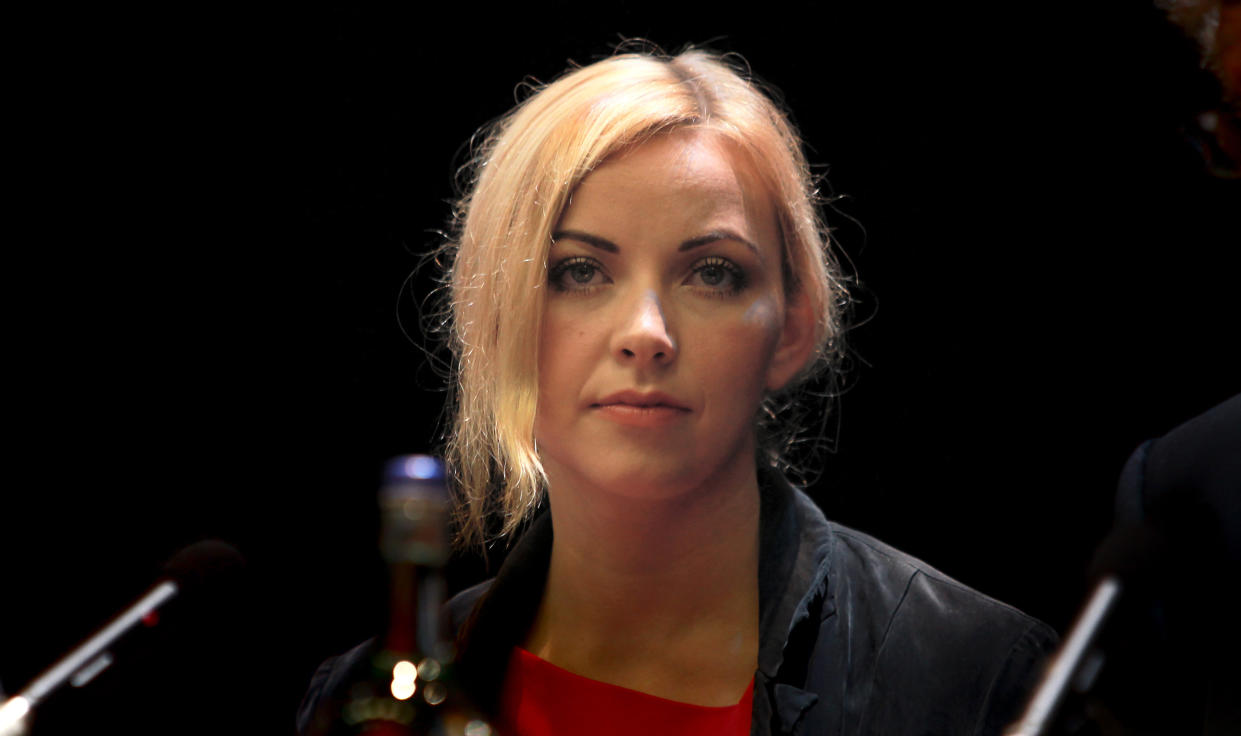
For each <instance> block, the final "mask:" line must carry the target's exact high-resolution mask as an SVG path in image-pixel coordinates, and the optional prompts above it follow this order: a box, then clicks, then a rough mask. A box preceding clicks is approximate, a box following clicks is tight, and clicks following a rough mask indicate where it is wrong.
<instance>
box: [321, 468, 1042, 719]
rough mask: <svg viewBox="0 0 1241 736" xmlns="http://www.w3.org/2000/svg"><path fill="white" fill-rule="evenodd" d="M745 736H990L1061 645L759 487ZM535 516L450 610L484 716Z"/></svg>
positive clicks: (534, 589) (544, 549) (331, 680)
mask: <svg viewBox="0 0 1241 736" xmlns="http://www.w3.org/2000/svg"><path fill="white" fill-rule="evenodd" d="M762 485H763V488H762V506H761V508H762V511H761V521H760V547H759V549H760V552H759V605H760V611H759V637H760V638H759V657H758V670H757V672H756V673H755V687H754V712H753V722H752V723H753V725H752V727H751V733H753V734H807V735H810V734H814V735H816V736H817V735H819V734H884V735H885V736H889V735H890V736H895V735H897V734H998V733H1000V732H1001V731H1002V730H1003V729H1004V727H1005V726H1006V725H1007V724H1008V723H1009V722H1011V721H1012V720H1013V719H1015V718H1016V717H1017V716H1018V715H1019V714H1020V710H1021V707H1022V705H1023V704H1024V701H1025V698H1026V695H1027V694H1028V692H1029V691H1030V690H1031V689H1032V687H1033V685H1034V683H1035V682H1036V680H1037V678H1038V675H1039V674H1040V670H1041V664H1042V661H1043V659H1044V658H1045V657H1046V656H1047V655H1048V654H1049V653H1050V651H1051V650H1052V648H1053V647H1054V644H1055V641H1056V635H1055V634H1054V633H1053V632H1052V630H1051V629H1050V628H1048V627H1047V626H1046V625H1045V624H1042V623H1040V622H1039V621H1037V620H1035V619H1033V618H1031V617H1029V616H1026V615H1025V614H1023V613H1021V612H1020V611H1018V610H1016V609H1014V608H1012V607H1009V606H1006V605H1004V604H1003V603H1000V602H998V601H995V600H993V599H991V598H988V597H986V596H984V595H982V594H981V593H978V592H976V591H974V590H971V589H970V588H967V587H966V586H964V585H961V584H960V583H958V582H956V581H955V580H953V579H952V578H949V577H948V576H946V575H944V574H943V573H940V572H938V571H937V570H935V569H933V568H931V567H929V566H927V565H926V564H924V563H922V562H920V561H918V560H916V559H914V558H912V557H910V556H909V555H906V554H903V553H901V552H898V551H897V550H895V549H893V548H891V547H889V546H887V545H885V544H883V543H882V542H879V541H877V540H875V539H874V538H872V537H869V536H867V535H865V534H862V533H860V532H856V531H853V530H851V529H847V528H845V527H842V526H839V525H837V524H833V523H832V522H829V521H828V520H827V519H825V518H824V517H823V514H822V512H820V511H819V509H818V507H817V506H815V504H814V502H813V501H811V500H810V499H809V498H808V497H807V496H806V495H805V494H804V493H802V492H801V491H800V490H797V489H795V488H793V487H791V486H790V485H789V484H788V483H787V481H785V480H784V479H783V478H781V477H779V476H775V475H770V476H768V477H766V478H764V480H763V484H762ZM551 541H552V528H551V519H550V515H548V514H546V513H544V514H543V515H542V516H540V517H539V518H537V519H536V520H535V521H534V522H532V524H531V527H530V528H529V529H528V530H527V531H526V533H525V534H524V535H523V536H522V538H521V540H520V541H519V542H518V543H517V545H516V546H515V547H514V549H513V551H512V552H511V553H510V554H509V557H508V559H507V560H506V561H505V563H504V565H503V566H502V567H501V568H500V572H499V574H498V575H497V576H496V577H495V578H494V579H493V580H490V581H488V582H485V583H482V584H480V585H477V586H475V587H473V588H470V589H468V590H466V591H464V592H463V593H461V594H460V595H458V596H456V597H455V598H453V599H452V600H451V601H449V604H448V613H449V615H450V616H451V618H452V621H453V623H454V625H455V626H456V627H457V630H458V631H459V632H461V637H460V647H461V655H460V660H459V665H460V672H461V676H462V678H463V680H464V681H465V684H466V687H467V689H468V690H469V691H470V694H471V695H472V696H473V699H474V701H475V703H477V704H478V705H480V706H481V707H483V708H484V709H490V710H494V709H495V708H496V706H497V704H498V700H499V693H500V689H501V687H502V685H503V682H504V674H505V667H506V665H507V662H508V656H509V654H510V652H511V650H512V647H513V646H515V645H517V644H519V643H520V642H521V641H523V640H524V638H525V635H526V633H527V632H528V631H529V628H530V626H531V624H532V622H533V619H534V615H535V612H536V610H537V608H538V604H539V600H540V597H541V595H542V590H543V586H544V584H545V582H546V576H547V567H548V562H549V560H550V556H551ZM368 651H369V643H368V644H364V645H361V646H359V647H357V648H355V649H353V650H352V651H350V652H348V653H347V654H345V655H342V656H341V657H337V658H334V659H330V660H328V661H327V662H324V664H323V665H322V666H321V667H320V668H319V670H318V672H316V673H315V676H314V678H313V679H312V682H311V686H310V690H309V691H308V692H307V694H306V699H305V701H304V702H303V704H302V709H301V712H300V713H299V718H298V726H299V730H300V731H304V730H305V727H306V724H307V723H308V722H309V718H310V715H311V713H313V710H314V708H315V705H316V704H317V703H318V702H319V701H320V700H321V699H322V698H323V697H324V696H325V695H328V694H331V693H333V692H334V691H338V690H339V688H342V687H344V686H346V685H347V683H348V682H349V675H348V673H349V672H350V671H352V670H354V669H355V668H356V667H358V666H359V665H361V664H362V663H364V662H365V661H366V655H367V652H368Z"/></svg>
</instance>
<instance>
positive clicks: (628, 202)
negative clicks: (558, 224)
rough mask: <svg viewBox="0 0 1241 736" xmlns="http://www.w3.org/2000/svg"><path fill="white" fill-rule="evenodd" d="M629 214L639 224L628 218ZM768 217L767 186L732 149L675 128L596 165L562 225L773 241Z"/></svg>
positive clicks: (701, 133)
mask: <svg viewBox="0 0 1241 736" xmlns="http://www.w3.org/2000/svg"><path fill="white" fill-rule="evenodd" d="M635 210H640V211H641V212H642V215H643V217H642V218H641V219H637V220H634V219H630V218H629V217H628V216H629V215H632V213H633V212H634V211H635ZM773 212H774V210H773V207H772V205H771V201H770V196H769V194H768V192H767V190H766V188H765V187H764V186H763V185H762V184H761V183H760V180H759V177H758V175H757V174H756V172H755V171H754V169H753V166H751V165H750V164H749V163H748V159H747V157H746V156H744V155H742V154H741V153H740V151H738V150H737V148H736V146H735V144H732V143H731V142H729V141H727V140H724V139H722V138H720V137H719V136H718V135H715V134H711V133H709V132H707V131H700V130H694V129H678V130H675V131H672V132H668V133H661V134H659V135H656V136H655V137H653V138H651V139H649V140H647V141H644V142H643V143H641V144H639V145H636V146H633V147H631V148H628V149H626V150H625V151H623V152H621V153H619V154H617V155H615V156H613V157H611V158H609V159H607V160H606V161H605V162H604V163H603V164H601V165H600V166H599V167H597V168H596V169H595V170H594V171H593V172H591V173H590V174H589V175H588V176H587V177H586V178H585V179H584V180H583V181H582V182H581V184H579V185H578V187H577V189H576V190H575V191H574V193H573V195H572V197H571V198H570V201H569V206H568V208H567V209H566V211H565V213H564V216H563V218H562V223H564V224H567V223H568V222H569V221H571V220H578V219H583V218H585V219H591V220H604V221H607V220H613V219H617V220H618V219H622V218H623V219H625V220H626V225H627V226H629V227H633V228H635V229H638V230H641V229H643V227H642V226H644V225H645V226H648V227H656V226H669V225H677V224H680V225H683V226H685V227H692V226H695V225H697V226H709V225H711V224H718V225H728V226H732V227H743V226H744V227H746V228H747V229H748V230H749V231H750V232H749V233H748V235H749V236H751V237H752V238H754V239H755V240H771V238H772V237H773V234H772V232H771V231H772V228H773V227H774V222H775V218H774V214H773ZM773 244H774V243H773Z"/></svg>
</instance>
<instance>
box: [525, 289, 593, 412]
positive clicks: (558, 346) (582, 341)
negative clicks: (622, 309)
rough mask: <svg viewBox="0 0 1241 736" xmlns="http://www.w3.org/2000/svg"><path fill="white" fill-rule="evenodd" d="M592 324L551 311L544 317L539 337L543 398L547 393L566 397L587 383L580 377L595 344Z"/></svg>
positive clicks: (540, 391) (540, 382)
mask: <svg viewBox="0 0 1241 736" xmlns="http://www.w3.org/2000/svg"><path fill="white" fill-rule="evenodd" d="M589 324H590V323H589V322H584V321H583V320H580V319H564V318H563V317H560V316H558V315H556V314H555V313H554V312H550V311H549V313H548V314H547V315H546V316H545V317H544V319H543V329H542V331H541V332H540V334H539V366H538V370H539V393H540V397H541V396H542V395H543V394H544V393H545V392H547V391H552V392H556V393H558V394H561V395H563V393H564V392H565V391H568V390H571V389H572V388H574V387H575V386H579V385H580V384H581V382H582V381H584V380H585V378H586V377H585V376H584V375H579V374H580V373H581V371H582V367H583V365H584V364H585V363H586V362H587V359H588V357H589V355H590V352H591V350H592V345H593V344H594V343H595V342H596V340H595V336H594V335H592V334H591V332H590V331H589ZM541 401H542V399H540V402H541Z"/></svg>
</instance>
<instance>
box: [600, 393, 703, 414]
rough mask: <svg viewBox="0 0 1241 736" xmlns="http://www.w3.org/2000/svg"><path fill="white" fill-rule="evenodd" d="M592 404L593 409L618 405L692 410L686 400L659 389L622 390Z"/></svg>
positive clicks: (637, 408)
mask: <svg viewBox="0 0 1241 736" xmlns="http://www.w3.org/2000/svg"><path fill="white" fill-rule="evenodd" d="M590 406H591V408H592V409H601V408H608V407H616V408H628V409H634V410H655V409H666V410H672V411H678V412H688V411H689V410H690V409H689V407H688V406H686V405H685V403H684V402H682V401H679V400H677V399H675V398H673V397H671V396H669V395H667V394H664V393H660V392H658V391H652V392H645V393H644V392H639V391H620V392H617V393H614V394H611V395H609V396H605V397H604V398H602V399H600V400H599V401H597V402H595V403H593V404H591V405H590Z"/></svg>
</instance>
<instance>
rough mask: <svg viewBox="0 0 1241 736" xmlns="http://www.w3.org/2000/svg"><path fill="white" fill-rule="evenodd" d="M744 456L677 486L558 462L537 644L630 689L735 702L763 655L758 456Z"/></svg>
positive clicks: (581, 670)
mask: <svg viewBox="0 0 1241 736" xmlns="http://www.w3.org/2000/svg"><path fill="white" fill-rule="evenodd" d="M736 465H737V466H738V467H736V468H735V469H725V470H724V471H723V472H721V473H717V474H716V475H714V476H712V477H710V478H708V479H707V480H706V481H704V482H702V483H700V484H699V485H698V487H695V488H691V489H687V490H685V491H684V492H678V493H674V494H667V495H661V494H654V493H651V494H642V495H635V494H633V493H624V494H622V493H609V492H607V491H606V490H600V489H598V488H583V487H579V486H578V485H577V484H575V483H574V482H573V479H572V478H567V477H557V476H556V475H554V474H552V477H551V480H552V483H551V488H552V489H554V490H553V491H552V493H551V513H552V525H553V528H554V530H555V536H554V542H553V544H552V558H551V565H550V568H549V570H548V578H547V587H546V589H545V591H544V595H543V600H542V603H541V605H540V607H539V611H538V614H537V616H536V619H535V625H534V627H533V629H532V631H531V634H530V637H529V639H528V640H527V642H526V645H527V648H528V649H529V650H530V651H532V652H533V653H534V654H536V655H538V656H540V657H542V658H543V659H546V660H548V661H550V662H552V663H553V664H557V665H558V666H561V667H564V668H565V669H569V670H571V671H574V672H577V673H578V674H582V675H585V676H587V677H592V678H594V679H599V680H603V681H605V682H612V683H613V684H619V685H622V686H626V687H630V688H632V689H637V690H643V691H646V692H650V693H652V694H656V695H661V696H663V697H670V698H673V699H678V700H684V701H686V702H698V703H700V704H704V705H725V704H731V703H734V702H736V700H737V699H738V698H739V697H740V695H741V694H742V693H743V692H744V689H745V687H746V685H748V683H749V680H750V678H751V677H752V676H753V673H754V668H755V666H756V663H757V656H758V528H759V491H758V481H757V477H756V474H755V469H754V464H753V463H752V462H745V463H738V464H736ZM549 471H554V469H549ZM704 671H705V672H712V673H718V675H719V677H718V678H716V679H714V680H711V681H707V680H704V678H703V675H702V673H703V672H704ZM691 672H696V673H697V674H693V675H690V674H689V673H691ZM687 675H688V676H687Z"/></svg>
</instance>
